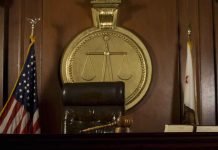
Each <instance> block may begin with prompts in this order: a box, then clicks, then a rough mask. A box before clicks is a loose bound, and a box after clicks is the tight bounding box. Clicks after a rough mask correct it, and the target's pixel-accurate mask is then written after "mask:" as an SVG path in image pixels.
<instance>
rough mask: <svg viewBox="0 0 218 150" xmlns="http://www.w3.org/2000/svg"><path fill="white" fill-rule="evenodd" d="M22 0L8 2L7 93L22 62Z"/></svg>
mask: <svg viewBox="0 0 218 150" xmlns="http://www.w3.org/2000/svg"><path fill="white" fill-rule="evenodd" d="M22 6H23V3H22V0H16V1H11V2H10V10H9V25H8V30H9V33H8V41H9V43H8V66H7V67H8V94H10V93H11V91H12V89H13V87H14V85H15V82H16V80H17V78H18V75H19V73H20V69H21V66H22V64H23V51H22V49H23V44H22V43H21V41H22V38H23V29H22V20H21V18H22Z"/></svg>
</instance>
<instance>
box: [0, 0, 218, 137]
mask: <svg viewBox="0 0 218 150" xmlns="http://www.w3.org/2000/svg"><path fill="white" fill-rule="evenodd" d="M217 5H218V4H217V1H216V0H208V1H205V0H192V1H190V0H176V1H175V0H164V1H163V0H153V1H151V0H143V1H142V0H125V1H124V2H123V4H122V6H121V8H120V15H119V19H118V20H119V25H120V26H122V27H124V28H127V29H129V30H131V31H132V32H133V33H135V34H136V35H137V36H138V37H139V38H140V39H141V40H142V41H143V43H144V44H145V45H146V47H147V48H148V51H149V53H150V55H151V59H152V63H153V79H152V83H151V87H150V89H149V91H148V93H147V94H146V95H145V97H144V98H143V100H142V101H141V102H140V103H139V104H137V105H136V106H135V107H133V108H132V109H131V110H129V111H128V112H127V114H128V115H129V116H131V117H133V119H134V124H133V128H132V130H133V131H134V132H161V131H163V129H164V125H165V124H173V123H176V124H178V123H179V122H180V116H181V109H180V108H181V104H180V103H181V95H182V86H180V77H181V78H182V79H183V76H184V66H185V59H186V40H187V27H188V25H189V24H190V23H191V24H192V29H193V35H192V39H193V43H194V51H193V55H194V61H195V62H196V64H195V68H196V72H195V74H196V75H197V81H198V82H197V85H198V88H197V92H198V99H199V108H200V109H199V111H200V114H201V115H200V116H201V120H200V121H201V122H202V123H203V124H209V125H213V124H215V121H216V112H215V111H216V107H215V106H216V94H215V93H216V92H215V90H216V88H215V86H216V85H215V78H216V76H215V73H216V74H217V72H216V71H217V68H216V67H217V65H216V63H214V62H215V58H216V60H217V56H218V55H216V57H214V56H215V55H214V54H215V50H214V48H215V47H216V50H217V45H218V44H217V38H215V37H217V33H218V29H217V22H218V18H217V15H216V13H215V12H217V11H218V6H217ZM9 10H10V11H9V27H8V29H9V34H8V35H7V36H8V37H7V38H8V39H9V42H8V54H9V56H8V59H9V62H8V92H9V93H10V91H11V89H12V87H13V85H14V83H15V80H16V78H17V76H18V74H19V72H20V68H21V66H22V64H23V62H24V58H25V56H26V50H27V46H28V42H29V41H28V36H29V34H30V25H29V24H28V22H27V21H26V20H25V18H26V17H40V18H41V22H40V23H39V24H38V25H37V27H36V36H37V41H36V57H37V75H38V76H37V80H38V90H39V100H40V118H41V124H42V132H43V133H60V129H61V124H60V120H61V111H62V107H61V106H62V103H61V80H60V73H59V72H60V60H61V57H62V54H63V52H64V50H65V48H66V46H67V45H68V43H69V42H70V41H71V40H72V39H73V38H74V37H75V36H76V35H78V34H79V33H80V32H81V31H83V30H84V29H87V28H89V27H91V26H92V20H91V10H90V4H89V2H88V1H87V0H73V1H72V0H62V1H59V0H46V1H43V0H14V1H11V3H10V9H9ZM3 11H4V10H3V7H0V16H2V15H3ZM1 22H2V19H0V23H1ZM3 29H4V27H2V25H0V53H2V52H3V47H4V44H3V43H2V42H3V40H4V36H3V31H2V30H3ZM214 31H215V32H214ZM215 39H216V44H215ZM216 54H217V52H216ZM180 56H181V57H180ZM3 59H4V58H3V57H2V56H0V67H1V66H2V65H3ZM179 61H180V62H181V65H180V64H179ZM179 67H181V70H180V69H179ZM215 68H216V69H215ZM1 69H2V67H1V68H0V71H1V73H0V83H2V82H3V75H2V70H1ZM0 85H2V84H0ZM2 88H3V87H1V86H0V90H1V91H2ZM1 97H2V94H1V95H0V98H1ZM0 107H2V101H0Z"/></svg>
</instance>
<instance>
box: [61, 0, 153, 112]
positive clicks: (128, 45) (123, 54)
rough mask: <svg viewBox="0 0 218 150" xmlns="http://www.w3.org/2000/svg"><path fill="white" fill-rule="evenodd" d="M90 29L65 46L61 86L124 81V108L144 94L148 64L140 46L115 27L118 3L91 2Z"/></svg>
mask: <svg viewBox="0 0 218 150" xmlns="http://www.w3.org/2000/svg"><path fill="white" fill-rule="evenodd" d="M91 4H92V19H93V23H94V27H92V28H89V29H87V30H85V31H83V32H82V33H80V34H79V35H78V36H77V37H76V38H75V39H74V40H73V41H72V42H71V43H70V44H69V45H68V47H67V49H66V50H65V53H64V55H63V57H62V62H61V77H62V82H63V83H74V82H110V81H123V82H125V109H126V110H128V109H130V108H132V107H133V106H134V105H136V104H137V103H138V102H139V101H140V100H141V99H142V98H143V96H144V95H145V94H146V92H147V90H148V88H149V85H150V82H151V78H152V63H151V59H150V56H149V53H148V51H147V49H146V47H145V46H144V44H143V43H142V42H141V41H140V40H139V38H137V37H136V36H135V35H134V34H133V33H131V32H130V31H128V30H126V29H124V28H121V27H118V26H117V16H118V8H119V5H120V4H121V0H92V1H91Z"/></svg>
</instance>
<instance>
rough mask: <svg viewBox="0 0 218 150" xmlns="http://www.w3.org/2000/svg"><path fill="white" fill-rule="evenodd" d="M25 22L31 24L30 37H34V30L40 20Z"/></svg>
mask: <svg viewBox="0 0 218 150" xmlns="http://www.w3.org/2000/svg"><path fill="white" fill-rule="evenodd" d="M26 20H27V21H28V22H29V23H30V24H31V35H30V36H31V37H32V36H33V35H34V29H35V26H36V24H37V23H38V22H39V21H40V20H41V19H40V18H26Z"/></svg>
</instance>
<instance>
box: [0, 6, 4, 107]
mask: <svg viewBox="0 0 218 150" xmlns="http://www.w3.org/2000/svg"><path fill="white" fill-rule="evenodd" d="M1 3H3V2H1ZM3 6H4V4H1V5H0V110H1V108H2V106H3V83H4V82H3V79H4V78H3V77H4V7H3Z"/></svg>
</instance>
